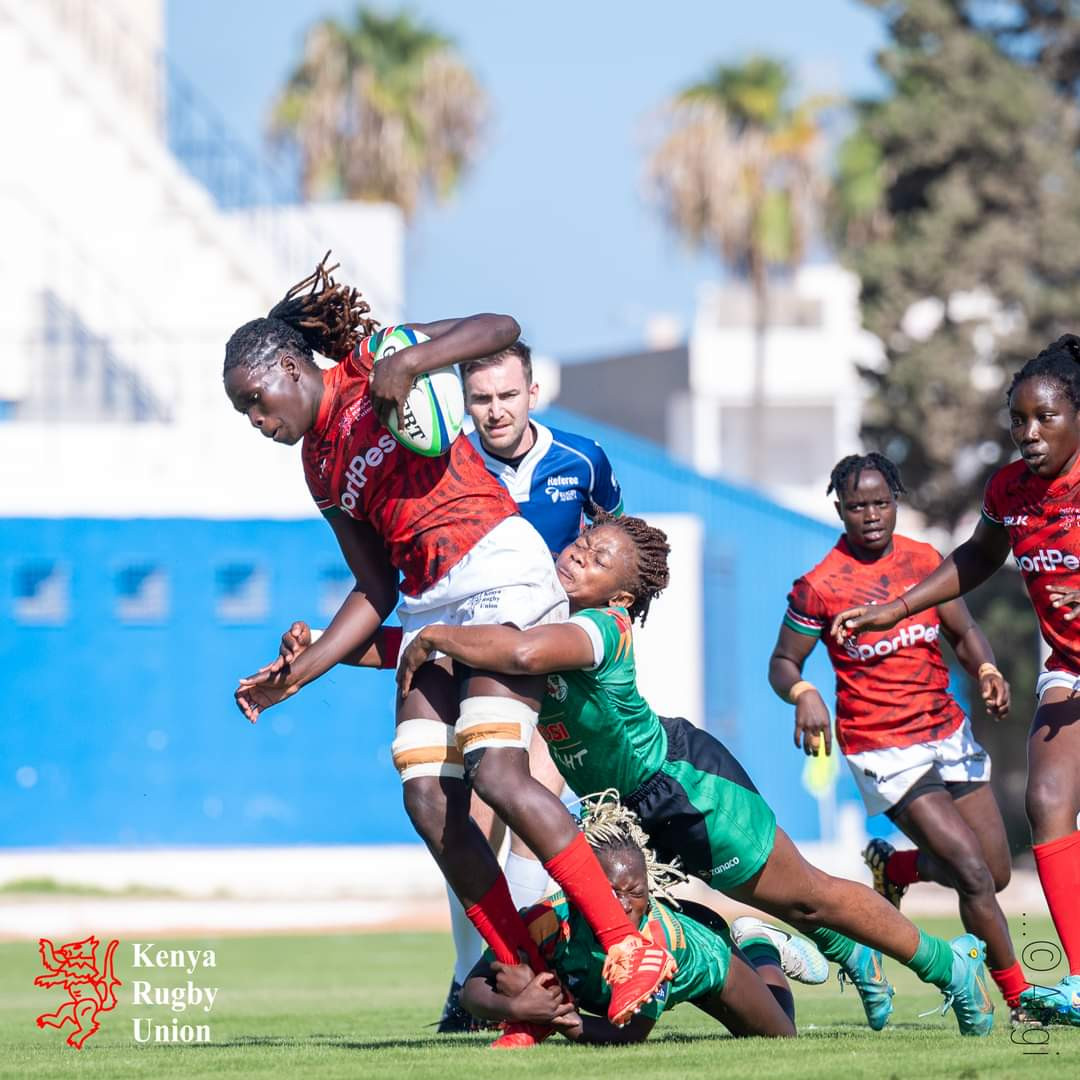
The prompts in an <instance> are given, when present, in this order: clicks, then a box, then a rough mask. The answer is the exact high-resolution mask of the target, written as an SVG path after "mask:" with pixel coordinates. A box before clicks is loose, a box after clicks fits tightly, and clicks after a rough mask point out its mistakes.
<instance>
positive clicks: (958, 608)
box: [937, 597, 1009, 720]
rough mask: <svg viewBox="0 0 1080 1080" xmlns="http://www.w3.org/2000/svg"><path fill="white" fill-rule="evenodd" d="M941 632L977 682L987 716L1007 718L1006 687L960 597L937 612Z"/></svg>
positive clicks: (979, 631)
mask: <svg viewBox="0 0 1080 1080" xmlns="http://www.w3.org/2000/svg"><path fill="white" fill-rule="evenodd" d="M937 610H938V618H939V619H941V630H942V633H944V635H945V637H946V638H947V639H948V641H949V644H950V645H951V646H952V648H953V652H955V653H956V659H957V660H959V661H960V664H961V665H962V667H963V668H964V670H965V671H966V672H967V673H968V674H969V675H970V676H971V677H972V678H973V679H975V680H976V682H978V684H979V695H980V697H981V698H982V699H983V702H984V703H985V705H986V711H987V713H988V714H989V715H990V716H992V717H994V719H995V720H1003V719H1004V718H1005V717H1006V716H1008V715H1009V684H1008V683H1007V682H1006V681H1005V676H1004V675H1002V674H1001V672H1000V671H998V669H997V664H996V663H995V661H994V650H993V649H992V648H991V647H990V642H989V641H987V640H986V635H985V634H984V633H983V632H982V631H981V630H980V629H979V626H978V624H977V623H976V622H975V620H974V619H973V618H972V617H971V612H970V611H968V606H967V604H965V603H964V601H963V600H962V599H960V598H959V597H958V598H957V599H955V600H950V601H949V602H948V603H947V604H942V605H941V606H940V607H939V608H938V609H937Z"/></svg>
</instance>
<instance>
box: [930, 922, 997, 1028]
mask: <svg viewBox="0 0 1080 1080" xmlns="http://www.w3.org/2000/svg"><path fill="white" fill-rule="evenodd" d="M949 944H950V945H951V946H952V951H953V969H952V978H951V979H950V980H949V985H948V986H946V987H945V989H944V990H943V991H942V993H943V994H944V995H945V1007H944V1008H943V1009H942V1010H941V1011H942V1013H946V1012H948V1011H949V1009H950V1008H951V1009H952V1011H953V1012H954V1013H955V1014H956V1022H957V1024H958V1025H959V1026H960V1034H961V1035H977V1036H983V1035H989V1034H990V1031H991V1029H992V1028H993V1026H994V1003H993V1001H991V1000H990V994H989V992H988V990H987V984H988V980H987V976H986V963H985V961H986V945H985V944H983V942H982V941H980V940H979V939H978V938H977V937H976V936H975V935H974V934H961V935H960V936H959V937H957V938H953V939H952V941H951V942H949Z"/></svg>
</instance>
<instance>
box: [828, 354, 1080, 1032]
mask: <svg viewBox="0 0 1080 1080" xmlns="http://www.w3.org/2000/svg"><path fill="white" fill-rule="evenodd" d="M1006 402H1007V404H1008V408H1009V424H1010V430H1011V433H1012V439H1013V442H1014V443H1015V444H1016V447H1017V449H1018V450H1019V451H1020V460H1019V461H1014V462H1012V463H1011V464H1009V465H1006V466H1004V467H1003V468H1001V469H998V471H997V472H996V473H994V475H993V476H991V477H990V480H989V482H988V483H987V485H986V492H985V495H984V499H983V510H982V517H981V519H980V520H979V522H978V524H977V525H976V526H975V531H974V532H973V533H972V535H971V537H970V539H968V540H966V541H965V542H964V543H963V544H961V545H960V546H959V547H958V548H957V549H956V550H955V551H954V552H953V553H952V554H951V555H949V556H948V557H947V558H946V559H945V560H944V562H942V563H941V565H940V566H939V567H938V568H937V569H936V570H934V571H933V573H931V574H930V575H929V576H928V577H926V578H925V579H924V580H922V581H920V582H918V584H912V585H911V586H908V587H907V588H906V589H905V590H904V591H903V593H902V594H901V595H900V596H898V597H897V599H895V600H892V601H889V602H886V603H881V604H878V605H875V606H865V605H858V606H854V607H852V608H850V609H849V610H847V611H842V612H840V613H839V614H837V615H836V617H835V618H834V619H833V622H832V627H831V634H832V636H833V637H834V639H835V640H836V642H837V643H838V644H841V645H842V644H843V643H844V642H845V641H847V640H848V639H849V638H855V639H856V640H857V636H858V635H859V634H860V633H863V632H865V631H873V630H888V629H891V628H892V627H893V626H895V625H896V624H897V623H898V622H900V621H901V620H902V619H906V618H909V617H910V616H912V615H915V614H917V613H919V612H921V611H926V610H927V609H929V608H934V607H937V606H938V605H940V604H945V603H947V602H948V601H950V600H953V599H955V598H956V597H958V596H962V595H963V594H964V593H966V592H970V591H971V590H972V589H974V588H976V587H977V586H978V585H981V584H982V583H983V582H984V581H986V579H987V578H989V577H990V575H991V574H993V573H994V571H995V570H997V569H998V568H999V567H1000V566H1001V565H1002V563H1004V562H1005V560H1006V558H1008V556H1009V552H1010V551H1011V552H1012V555H1013V558H1014V559H1015V561H1016V565H1017V567H1018V568H1019V570H1020V573H1021V574H1022V575H1023V578H1024V584H1025V585H1026V586H1027V590H1028V595H1029V596H1030V597H1031V603H1032V606H1033V607H1034V609H1035V614H1036V616H1037V617H1038V620H1039V627H1040V629H1041V630H1042V635H1043V638H1044V640H1045V641H1046V643H1047V644H1048V645H1049V646H1050V649H1051V652H1050V657H1049V659H1048V660H1047V662H1046V670H1045V671H1043V673H1042V674H1041V675H1040V676H1039V680H1038V683H1037V685H1036V687H1035V693H1036V696H1037V697H1038V700H1039V707H1038V709H1037V710H1036V713H1035V716H1034V718H1033V720H1032V722H1031V732H1030V734H1029V736H1028V785H1027V815H1028V820H1029V821H1030V823H1031V835H1032V840H1033V846H1032V850H1033V852H1034V854H1035V864H1036V866H1037V868H1038V871H1039V878H1040V880H1041V882H1042V887H1043V892H1044V893H1045V895H1046V903H1047V906H1048V907H1049V909H1050V915H1051V917H1052V918H1053V920H1054V926H1055V927H1056V928H1057V932H1058V936H1059V937H1060V938H1061V944H1062V946H1063V947H1064V949H1065V956H1066V959H1067V962H1068V965H1069V974H1068V975H1067V976H1066V977H1065V978H1064V979H1062V980H1061V982H1060V983H1058V984H1057V986H1056V987H1053V988H1049V987H1032V988H1031V989H1029V990H1026V991H1025V992H1024V993H1023V994H1022V995H1021V1003H1022V1004H1023V1006H1024V1007H1025V1008H1026V1009H1027V1010H1028V1011H1029V1012H1032V1013H1034V1014H1035V1015H1036V1016H1040V1017H1041V1018H1043V1019H1047V1020H1060V1021H1062V1022H1065V1023H1071V1024H1076V1025H1080V830H1078V829H1077V814H1078V813H1080V693H1078V690H1080V633H1078V632H1077V628H1076V625H1075V624H1074V621H1073V620H1074V619H1075V617H1076V615H1077V613H1078V612H1080V528H1077V526H1078V525H1080V337H1077V336H1076V335H1075V334H1065V335H1063V336H1062V337H1060V338H1058V340H1057V341H1055V342H1054V343H1053V344H1052V345H1050V346H1048V347H1047V348H1046V349H1044V350H1043V351H1042V352H1041V353H1039V355H1038V356H1036V357H1035V358H1033V359H1031V360H1029V361H1028V362H1027V363H1026V364H1024V366H1023V367H1022V368H1021V369H1020V371H1019V372H1017V374H1016V375H1015V376H1014V378H1013V381H1012V383H1011V385H1010V386H1009V390H1008V393H1007V395H1006ZM882 599H883V600H884V599H885V598H884V597H882Z"/></svg>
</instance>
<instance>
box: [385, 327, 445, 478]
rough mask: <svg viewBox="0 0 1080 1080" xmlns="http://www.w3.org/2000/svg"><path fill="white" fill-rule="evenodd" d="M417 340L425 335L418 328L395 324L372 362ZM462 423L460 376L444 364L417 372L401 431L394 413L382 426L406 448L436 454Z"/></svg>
mask: <svg viewBox="0 0 1080 1080" xmlns="http://www.w3.org/2000/svg"><path fill="white" fill-rule="evenodd" d="M421 341H427V337H426V336H425V335H424V334H421V333H420V332H419V331H417V330H413V329H411V328H410V327H408V326H398V327H395V328H394V330H393V331H392V332H391V333H389V334H387V335H386V337H384V338H383V339H382V342H381V343H380V344H379V347H378V348H377V349H376V350H375V356H374V358H373V361H372V362H373V363H374V364H377V363H378V362H379V361H380V360H383V359H385V358H386V357H387V356H393V355H394V353H396V352H398V351H399V350H400V349H407V348H408V347H409V346H410V345H416V344H417V343H419V342H421ZM464 422H465V396H464V394H462V392H461V379H460V378H459V377H458V373H457V371H456V369H454V368H452V367H448V368H440V369H439V370H438V371H431V372H428V373H426V374H424V375H419V376H418V377H417V378H416V380H415V381H414V382H413V388H412V390H410V391H409V396H408V397H407V398H406V399H405V423H404V425H403V426H402V428H401V430H399V429H398V422H397V414H396V413H394V412H392V413H391V414H390V415H389V416H388V417H387V420H386V426H387V427H388V428H389V429H390V434H391V435H393V436H394V438H395V439H397V441H398V442H399V443H401V445H402V446H404V447H405V448H406V449H407V450H411V451H412V452H413V453H414V454H422V455H423V456H424V457H439V455H440V454H445V453H446V452H447V451H448V450H449V449H450V444H451V443H452V442H453V441H454V440H455V439H456V438H457V437H458V435H460V434H461V425H462V424H463V423H464Z"/></svg>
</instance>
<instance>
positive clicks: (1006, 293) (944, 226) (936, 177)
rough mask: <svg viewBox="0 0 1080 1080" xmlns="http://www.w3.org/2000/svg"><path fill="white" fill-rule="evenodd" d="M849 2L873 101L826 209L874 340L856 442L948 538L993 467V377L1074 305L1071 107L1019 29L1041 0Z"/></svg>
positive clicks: (1075, 178)
mask: <svg viewBox="0 0 1080 1080" xmlns="http://www.w3.org/2000/svg"><path fill="white" fill-rule="evenodd" d="M864 2H866V3H868V4H869V5H870V6H872V7H875V8H878V9H880V10H881V11H882V12H883V13H884V15H885V17H886V19H887V23H888V29H889V37H890V41H889V43H888V45H887V46H886V48H885V49H884V50H883V51H882V53H881V54H880V56H879V57H878V65H879V68H880V70H881V72H882V74H883V75H884V76H885V77H886V79H887V80H888V90H887V91H886V93H885V94H884V95H883V96H882V97H881V98H880V99H878V100H875V101H872V102H864V103H862V104H861V105H860V106H859V108H858V111H857V126H856V129H855V131H854V132H853V134H852V135H851V137H850V138H849V139H848V140H847V142H846V143H845V144H844V145H843V147H841V149H840V152H839V155H838V167H837V177H836V184H835V187H834V194H833V197H832V201H831V214H830V219H831V223H832V232H833V236H834V239H835V240H836V242H837V244H838V247H839V249H840V251H841V253H842V255H843V257H844V259H845V261H846V262H847V263H848V264H849V265H850V266H851V268H852V269H853V270H855V272H856V273H858V275H859V276H860V279H861V281H862V312H863V319H864V322H865V324H866V326H867V327H868V328H869V329H870V330H872V331H873V332H874V333H876V334H877V335H878V337H880V338H881V340H882V342H883V343H884V346H885V363H884V365H883V366H882V367H881V368H880V369H879V370H875V371H870V372H867V373H866V374H867V377H868V379H869V380H870V383H871V390H872V393H871V397H870V400H869V402H868V404H867V408H866V410H865V412H864V417H863V435H864V437H865V438H866V440H867V442H868V443H870V444H872V445H874V446H877V447H879V448H881V449H883V450H885V451H887V452H888V453H890V454H891V455H892V456H894V457H895V458H897V459H898V460H899V461H900V462H901V463H902V464H903V468H904V478H905V482H906V483H907V484H908V486H909V487H910V489H911V491H912V496H913V502H914V503H915V505H916V506H917V507H918V508H919V509H920V510H922V511H923V512H924V513H925V514H926V515H927V517H928V518H929V520H930V521H932V522H933V523H935V524H938V525H943V526H945V527H947V528H948V529H950V530H955V529H956V528H957V526H958V525H959V524H960V522H961V521H963V520H964V519H965V518H966V517H968V516H970V514H971V513H972V511H973V510H977V508H978V504H979V499H980V497H981V493H982V487H983V485H984V483H985V481H986V479H987V477H988V476H989V474H990V472H991V471H992V470H993V469H995V468H997V467H998V466H1000V465H1001V464H1003V463H1004V461H1006V460H1008V455H1009V453H1010V451H1011V442H1010V440H1009V437H1008V430H1007V427H1006V425H1005V420H1004V414H1003V403H1004V398H1003V391H1004V389H1005V387H1006V386H1007V380H1008V379H1009V378H1011V375H1012V373H1013V372H1014V371H1015V370H1016V369H1017V368H1018V367H1019V366H1020V364H1022V363H1023V361H1024V360H1025V359H1027V358H1028V357H1030V356H1032V355H1034V354H1035V353H1036V352H1038V351H1039V349H1041V348H1042V347H1043V346H1045V345H1046V344H1047V343H1048V342H1049V341H1051V340H1052V339H1053V338H1055V337H1056V336H1057V335H1058V334H1059V333H1061V332H1063V331H1064V330H1065V329H1066V328H1071V327H1074V326H1075V320H1076V315H1077V312H1078V311H1080V170H1078V168H1077V163H1076V157H1075V147H1076V145H1077V137H1078V134H1080V129H1078V124H1077V120H1078V116H1077V109H1076V106H1075V104H1074V102H1073V100H1072V96H1071V92H1066V87H1067V84H1068V80H1066V79H1064V78H1063V77H1056V76H1054V75H1053V73H1048V72H1047V71H1046V70H1044V68H1043V66H1042V62H1041V60H1040V57H1042V56H1051V55H1052V56H1054V57H1056V56H1057V55H1058V54H1057V51H1056V50H1055V49H1054V48H1052V47H1051V44H1050V43H1049V38H1047V37H1046V35H1049V34H1050V31H1049V29H1046V28H1044V31H1043V35H1044V38H1045V40H1044V39H1041V38H1039V37H1038V35H1036V34H1035V33H1034V32H1033V31H1030V28H1029V32H1026V33H1022V30H1023V27H1024V26H1025V25H1027V23H1026V22H1025V20H1026V19H1027V18H1028V16H1027V15H1026V14H1025V9H1028V8H1034V7H1040V8H1045V7H1052V6H1054V5H1053V4H1028V5H1022V4H1013V5H1008V4H1000V3H998V4H994V5H991V4H988V3H985V2H983V3H980V2H976V0H972V2H969V3H965V2H963V0H949V2H942V0H864ZM1072 21H1073V22H1075V20H1072ZM1040 41H1041V44H1040ZM1021 45H1023V49H1021ZM1024 50H1026V53H1025V52H1024ZM1060 66H1061V65H1060V63H1058V64H1057V67H1058V68H1059V69H1060Z"/></svg>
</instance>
